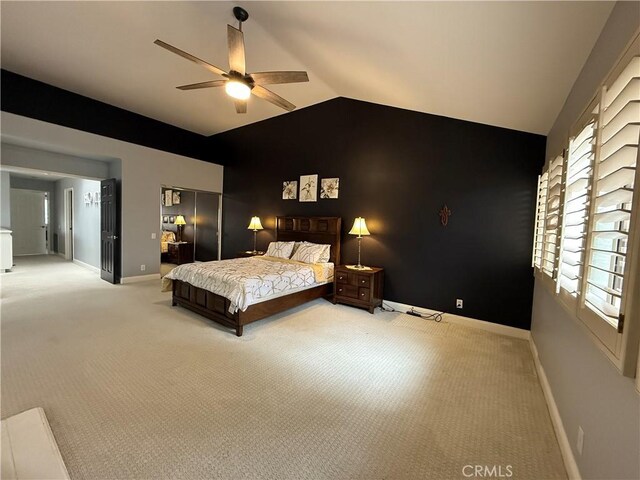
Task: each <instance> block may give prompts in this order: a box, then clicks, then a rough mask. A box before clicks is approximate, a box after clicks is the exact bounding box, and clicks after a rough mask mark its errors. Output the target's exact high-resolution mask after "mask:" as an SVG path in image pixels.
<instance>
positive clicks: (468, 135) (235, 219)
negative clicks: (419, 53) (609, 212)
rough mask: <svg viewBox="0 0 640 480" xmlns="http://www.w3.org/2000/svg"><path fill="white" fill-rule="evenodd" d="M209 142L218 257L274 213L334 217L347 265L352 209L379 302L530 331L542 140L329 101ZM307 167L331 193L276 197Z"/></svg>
mask: <svg viewBox="0 0 640 480" xmlns="http://www.w3.org/2000/svg"><path fill="white" fill-rule="evenodd" d="M210 141H211V143H212V149H215V150H217V151H218V157H220V156H222V157H224V158H226V160H227V161H226V166H225V176H224V177H225V178H224V202H223V208H224V212H223V229H222V232H223V257H225V258H228V257H231V256H233V255H234V254H235V253H236V252H237V251H238V250H243V249H247V248H250V247H251V246H252V232H250V231H248V230H247V225H248V223H249V220H250V218H251V216H252V215H259V216H260V217H261V219H262V222H263V226H265V230H264V231H262V232H260V233H259V234H258V246H259V248H261V249H265V248H266V246H267V243H268V242H269V241H270V240H273V238H274V230H273V229H274V221H275V217H276V216H277V215H335V216H341V217H342V218H343V223H344V225H343V251H342V260H343V263H353V262H355V261H356V260H357V241H356V239H355V238H354V237H352V236H350V235H348V234H347V232H348V231H349V229H350V228H351V224H352V223H353V219H354V218H355V217H356V216H364V217H365V218H366V220H367V225H368V226H369V230H370V231H371V236H370V237H366V238H364V240H363V242H362V250H363V253H362V261H363V263H364V264H369V265H375V266H382V267H384V268H385V292H384V297H385V298H386V299H388V300H393V301H398V302H402V303H407V304H411V305H416V306H422V307H427V308H433V309H436V310H442V311H445V312H451V313H458V314H461V315H464V316H468V317H472V318H478V319H482V320H487V321H490V322H495V323H500V324H503V325H510V326H514V327H520V328H527V329H528V328H529V326H530V320H531V303H532V295H533V275H532V271H531V242H532V235H533V227H534V209H535V195H536V188H537V176H538V173H539V172H540V169H541V167H542V165H543V163H544V155H545V142H546V138H545V137H544V136H540V135H534V134H529V133H523V132H518V131H514V130H508V129H503V128H497V127H491V126H487V125H482V124H477V123H471V122H465V121H461V120H454V119H450V118H445V117H439V116H435V115H428V114H423V113H418V112H413V111H408V110H401V109H397V108H391V107H385V106H381V105H376V104H371V103H366V102H360V101H356V100H350V99H346V98H337V99H334V100H330V101H327V102H324V103H321V104H318V105H315V106H312V107H308V108H305V109H301V110H298V111H295V112H293V113H291V114H287V115H282V116H279V117H275V118H272V119H269V120H266V121H263V122H260V123H256V124H253V125H249V126H246V127H242V128H239V129H236V130H232V131H229V132H225V133H222V134H219V135H216V136H215V137H212V138H211V140H210ZM316 173H317V174H318V175H319V178H323V177H339V178H340V196H339V199H337V200H323V199H318V201H317V202H316V203H300V202H299V201H297V200H282V199H281V198H282V193H281V190H282V182H283V181H285V180H299V176H300V175H303V174H316ZM445 203H446V204H447V205H448V206H449V208H450V209H451V210H452V212H453V214H452V215H451V218H450V219H449V224H448V226H447V227H443V226H442V225H440V220H439V216H438V212H439V210H440V209H441V208H442V206H443V205H444V204H445ZM456 298H461V299H463V300H464V309H463V310H457V309H456V308H455V301H456Z"/></svg>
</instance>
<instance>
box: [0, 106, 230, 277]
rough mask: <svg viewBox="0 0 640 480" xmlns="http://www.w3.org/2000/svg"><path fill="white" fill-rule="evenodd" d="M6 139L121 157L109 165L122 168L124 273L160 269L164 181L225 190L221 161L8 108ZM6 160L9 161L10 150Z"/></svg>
mask: <svg viewBox="0 0 640 480" xmlns="http://www.w3.org/2000/svg"><path fill="white" fill-rule="evenodd" d="M2 137H3V140H4V141H5V142H7V141H9V142H12V143H20V142H25V143H32V142H35V143H37V145H38V146H39V148H41V149H51V150H52V151H58V152H65V154H67V155H69V154H71V155H74V156H77V157H79V158H86V159H92V158H100V159H105V160H112V161H117V160H120V164H119V165H118V164H117V163H107V164H106V168H107V175H114V174H117V173H118V172H121V199H122V231H121V240H122V255H123V258H122V276H123V277H131V276H136V275H144V274H150V273H159V272H160V256H159V255H158V251H159V248H160V247H159V242H160V240H159V239H160V189H161V185H163V184H164V185H180V186H181V187H184V188H188V189H194V190H205V191H210V192H220V193H221V192H222V181H223V167H222V166H221V165H216V164H212V163H207V162H203V161H200V160H195V159H192V158H188V157H183V156H181V155H175V154H173V153H168V152H163V151H160V150H155V149H152V148H147V147H143V146H140V145H135V144H132V143H127V142H123V141H120V140H115V139H112V138H107V137H102V136H100V135H95V134H92V133H87V132H83V131H80V130H74V129H71V128H67V127H62V126H60V125H55V124H51V123H47V122H42V121H40V120H34V119H31V118H27V117H22V116H19V115H14V114H11V113H7V112H2ZM2 160H3V163H8V162H7V161H6V159H5V158H4V153H3V159H2ZM9 164H11V163H9ZM22 166H24V165H22ZM31 168H40V169H43V170H52V171H60V169H59V167H58V166H57V164H56V163H54V162H48V161H44V162H40V163H39V166H38V167H31ZM56 168H58V169H56ZM61 173H68V172H64V171H63V172H61ZM116 178H117V177H116ZM152 233H155V234H156V239H152V238H151V234H152ZM142 264H144V265H146V271H145V272H141V270H140V265H142Z"/></svg>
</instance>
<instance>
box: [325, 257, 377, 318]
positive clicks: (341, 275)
mask: <svg viewBox="0 0 640 480" xmlns="http://www.w3.org/2000/svg"><path fill="white" fill-rule="evenodd" d="M383 285H384V269H383V268H378V267H371V270H353V269H351V268H347V267H346V266H345V265H339V266H337V267H336V269H335V272H334V284H333V303H344V304H346V305H352V306H354V307H361V308H366V309H367V310H369V313H373V312H374V310H375V308H376V307H379V306H381V305H382V288H383Z"/></svg>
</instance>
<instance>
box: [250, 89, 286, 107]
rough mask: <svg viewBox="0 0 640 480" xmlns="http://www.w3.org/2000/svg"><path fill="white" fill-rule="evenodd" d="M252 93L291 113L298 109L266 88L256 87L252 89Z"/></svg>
mask: <svg viewBox="0 0 640 480" xmlns="http://www.w3.org/2000/svg"><path fill="white" fill-rule="evenodd" d="M251 93H253V94H254V95H255V96H256V97H259V98H262V99H263V100H266V101H267V102H271V103H273V104H274V105H277V106H278V107H280V108H284V109H285V110H287V111H288V112H290V111H291V110H295V108H296V106H295V105H294V104H293V103H291V102H289V101H287V100H285V99H284V98H282V97H281V96H280V95H276V94H275V93H273V92H272V91H271V90H267V89H266V88H264V87H261V86H260V85H254V86H253V88H252V89H251Z"/></svg>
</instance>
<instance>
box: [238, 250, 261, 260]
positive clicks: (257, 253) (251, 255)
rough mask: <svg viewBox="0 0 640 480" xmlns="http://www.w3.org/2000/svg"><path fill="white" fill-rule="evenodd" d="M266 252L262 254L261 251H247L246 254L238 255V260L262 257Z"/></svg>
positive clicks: (240, 253)
mask: <svg viewBox="0 0 640 480" xmlns="http://www.w3.org/2000/svg"><path fill="white" fill-rule="evenodd" d="M264 253H265V252H261V251H259V250H258V251H257V252H252V251H251V250H246V251H244V252H238V253H236V258H242V257H259V256H261V255H264Z"/></svg>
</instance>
